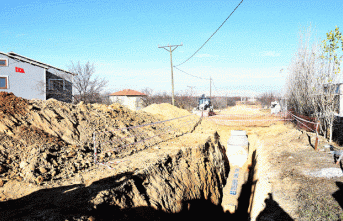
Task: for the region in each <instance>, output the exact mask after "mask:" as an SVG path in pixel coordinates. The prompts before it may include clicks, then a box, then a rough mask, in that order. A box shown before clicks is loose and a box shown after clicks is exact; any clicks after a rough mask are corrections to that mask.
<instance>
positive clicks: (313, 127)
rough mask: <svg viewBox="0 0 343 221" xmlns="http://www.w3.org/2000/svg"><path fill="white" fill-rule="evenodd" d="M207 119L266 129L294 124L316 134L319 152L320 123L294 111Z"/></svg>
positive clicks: (316, 144)
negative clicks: (277, 125)
mask: <svg viewBox="0 0 343 221" xmlns="http://www.w3.org/2000/svg"><path fill="white" fill-rule="evenodd" d="M207 119H209V120H211V121H213V122H215V123H216V124H220V125H226V126H232V127H237V126H239V127H266V126H271V125H272V124H275V123H276V122H280V121H281V122H282V121H284V122H287V121H288V122H293V123H294V124H295V125H296V126H297V127H298V128H299V129H303V130H306V131H310V132H314V133H316V142H315V150H317V146H318V136H319V135H318V128H319V122H317V121H316V120H315V119H314V118H311V117H307V116H302V115H299V114H295V113H294V112H292V111H285V112H280V113H278V114H251V115H245V114H226V115H224V114H223V115H215V116H211V117H208V118H207Z"/></svg>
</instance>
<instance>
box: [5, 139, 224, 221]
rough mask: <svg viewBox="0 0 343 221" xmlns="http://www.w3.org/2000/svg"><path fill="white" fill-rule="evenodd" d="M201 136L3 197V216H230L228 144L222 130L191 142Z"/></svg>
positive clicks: (58, 218) (128, 217)
mask: <svg viewBox="0 0 343 221" xmlns="http://www.w3.org/2000/svg"><path fill="white" fill-rule="evenodd" d="M197 136H198V134H188V135H185V136H184V137H183V138H181V139H178V140H177V141H176V140H175V142H174V145H175V146H174V145H172V146H170V145H165V146H161V147H160V149H150V150H145V151H141V152H140V153H137V154H135V155H132V156H129V157H127V161H126V162H125V163H122V164H120V165H118V167H116V168H115V169H114V170H108V169H104V168H98V169H94V170H91V171H88V172H85V173H83V174H82V179H81V180H80V182H79V183H75V182H74V183H72V184H70V183H71V182H70V180H66V181H65V184H62V185H58V186H56V185H55V186H45V187H44V188H40V189H38V190H34V191H33V192H31V193H30V194H28V195H26V196H24V197H21V198H18V199H15V200H9V201H6V202H0V211H1V212H0V216H1V217H2V219H4V220H87V219H88V220H137V219H139V220H166V219H168V220H169V219H175V218H177V219H182V220H186V219H194V218H204V217H207V218H211V217H213V216H218V215H225V214H224V213H223V211H222V208H221V206H220V203H221V199H222V195H223V193H222V187H223V186H224V185H225V180H226V177H227V175H228V172H229V171H228V161H227V158H226V155H225V148H224V147H223V146H222V145H221V144H220V143H219V141H218V135H217V134H215V135H211V136H209V138H208V139H206V140H204V139H200V140H199V143H201V144H200V145H192V144H191V143H189V140H192V139H194V138H195V137H197ZM180 146H183V147H180ZM67 183H69V185H66V184H67ZM21 188H25V185H24V186H22V187H21Z"/></svg>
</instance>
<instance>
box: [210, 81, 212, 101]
mask: <svg viewBox="0 0 343 221" xmlns="http://www.w3.org/2000/svg"><path fill="white" fill-rule="evenodd" d="M211 97H212V78H211V77H210V99H211Z"/></svg>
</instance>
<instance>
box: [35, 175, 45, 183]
mask: <svg viewBox="0 0 343 221" xmlns="http://www.w3.org/2000/svg"><path fill="white" fill-rule="evenodd" d="M43 180H44V178H43V177H42V176H38V177H37V178H36V183H37V184H41V183H42V182H43Z"/></svg>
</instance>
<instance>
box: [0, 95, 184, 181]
mask: <svg viewBox="0 0 343 221" xmlns="http://www.w3.org/2000/svg"><path fill="white" fill-rule="evenodd" d="M0 114H1V115H0V131H1V132H0V139H1V141H2V142H1V143H0V179H2V180H3V181H6V180H9V179H18V180H22V179H24V180H27V181H29V182H33V181H35V182H36V183H41V182H42V181H44V180H45V181H47V180H51V179H59V178H67V177H70V176H73V175H74V174H75V173H77V172H79V171H83V170H85V169H86V168H89V167H91V166H92V165H93V155H94V154H93V151H94V147H93V137H92V136H93V133H94V132H103V131H113V132H109V133H101V134H97V136H96V141H97V145H99V146H98V149H99V151H101V148H100V143H101V142H103V143H106V142H107V144H106V145H107V146H106V148H108V149H113V148H114V150H113V151H112V152H111V153H109V154H107V155H102V160H108V159H109V158H110V157H111V158H116V157H125V156H127V155H130V154H133V153H134V152H136V151H139V150H142V149H145V148H148V147H150V146H152V145H153V144H155V143H158V142H161V141H163V140H165V139H168V138H171V137H175V136H176V135H178V134H179V132H178V131H177V130H172V129H171V128H170V127H169V128H168V127H166V125H164V124H156V125H149V126H146V127H144V128H137V129H135V128H132V129H123V130H121V129H120V128H125V127H134V126H138V125H143V124H150V123H152V122H156V121H159V120H161V118H159V117H158V116H152V115H150V114H148V113H146V112H134V111H130V110H129V109H127V108H125V107H123V106H121V105H119V104H113V105H110V106H107V105H100V104H84V103H82V102H81V103H79V104H77V105H73V104H68V103H64V102H60V101H57V100H54V99H49V100H47V101H41V100H25V99H22V98H19V97H16V96H14V95H13V94H12V93H6V92H0ZM147 137H154V139H150V140H149V141H147V142H141V143H140V145H136V146H135V148H134V149H133V148H132V146H131V145H130V144H131V143H133V142H139V141H141V140H144V139H146V138H147ZM113 140H116V141H117V142H110V141H113ZM106 157H107V158H108V159H104V158H106Z"/></svg>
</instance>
